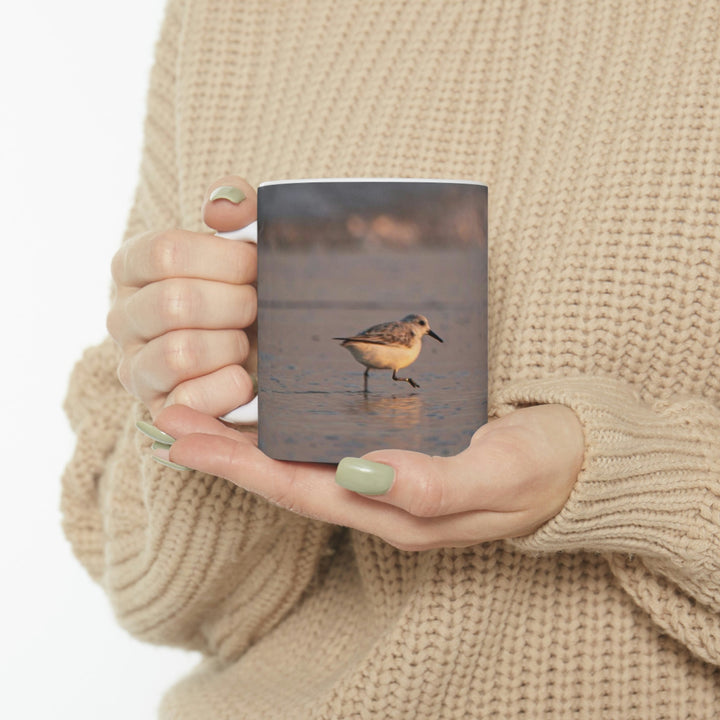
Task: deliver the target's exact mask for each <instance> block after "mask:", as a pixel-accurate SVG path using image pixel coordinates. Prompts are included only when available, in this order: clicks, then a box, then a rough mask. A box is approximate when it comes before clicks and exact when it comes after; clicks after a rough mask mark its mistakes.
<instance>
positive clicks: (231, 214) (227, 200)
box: [202, 175, 257, 232]
mask: <svg viewBox="0 0 720 720" xmlns="http://www.w3.org/2000/svg"><path fill="white" fill-rule="evenodd" d="M202 216H203V222H204V223H205V224H206V225H207V226H208V227H210V228H212V229H213V230H215V231H216V232H230V231H231V230H239V229H240V228H244V227H245V226H246V225H249V224H250V223H251V222H254V221H255V220H257V193H256V192H255V190H254V188H253V187H252V186H251V185H250V184H249V183H248V182H247V180H244V179H243V178H241V177H238V176H237V175H226V176H225V177H222V178H220V179H218V180H216V181H215V182H214V183H213V184H212V185H210V187H209V188H208V189H207V192H206V193H205V200H204V201H203V206H202Z"/></svg>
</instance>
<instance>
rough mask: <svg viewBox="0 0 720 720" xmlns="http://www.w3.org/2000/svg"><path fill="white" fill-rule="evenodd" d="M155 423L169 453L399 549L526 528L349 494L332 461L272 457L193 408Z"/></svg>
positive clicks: (467, 541)
mask: <svg viewBox="0 0 720 720" xmlns="http://www.w3.org/2000/svg"><path fill="white" fill-rule="evenodd" d="M156 425H157V426H158V427H159V428H160V429H162V430H164V431H165V432H167V433H169V434H170V435H171V436H173V437H176V438H178V440H177V441H176V442H175V443H174V444H173V445H172V447H171V448H170V450H169V454H168V457H167V458H164V459H168V458H169V459H170V460H171V461H172V462H173V463H176V464H179V465H183V466H187V467H192V468H195V469H197V470H200V471H202V472H205V473H209V474H211V475H215V476H217V477H224V478H226V479H227V480H229V481H231V482H233V483H235V484H236V485H239V486H240V487H242V488H244V489H245V490H248V491H250V492H253V493H255V494H257V495H260V496H262V497H264V498H266V499H267V500H268V501H270V502H272V503H273V504H276V505H279V506H281V507H284V508H285V509H287V510H290V511H292V512H295V513H298V514H300V515H304V516H306V517H311V518H315V519H319V520H323V521H325V522H330V523H334V524H337V525H343V526H346V527H353V528H355V529H357V530H360V531H362V532H366V533H370V534H373V535H377V536H378V537H381V538H383V539H384V540H386V541H387V542H389V543H390V544H391V545H394V546H395V547H398V548H400V549H402V550H410V551H414V550H426V549H430V548H435V547H466V546H469V545H473V544H476V543H478V542H485V541H488V540H495V539H498V538H500V537H509V536H511V535H513V534H519V533H521V532H522V531H523V529H524V527H525V526H524V524H523V518H522V517H521V515H520V514H504V513H493V512H488V513H477V512H468V513H461V514H457V515H450V516H443V517H439V518H418V517H415V516H413V515H410V514H409V513H406V512H404V511H403V510H401V509H400V508H397V507H394V506H392V505H387V504H380V503H376V502H374V501H373V500H371V499H369V498H366V497H363V496H361V495H357V494H355V493H351V492H347V491H346V490H344V489H343V488H341V487H339V486H338V485H337V484H336V483H334V482H333V479H332V477H333V472H334V468H333V467H332V466H328V465H319V464H309V463H291V462H284V461H278V460H272V459H271V458H268V457H267V456H266V455H264V454H263V453H262V452H261V451H260V450H259V449H258V448H257V438H256V436H255V435H253V434H244V433H238V432H236V431H234V430H231V429H229V428H227V427H226V426H224V425H223V424H222V423H219V422H218V421H217V420H214V419H212V418H208V417H207V416H203V415H200V414H198V413H195V412H194V411H192V410H190V409H189V408H184V407H181V406H174V407H172V408H168V409H167V410H164V411H163V412H162V413H161V415H160V416H159V417H158V418H157V421H156ZM163 453H164V454H165V453H167V451H163Z"/></svg>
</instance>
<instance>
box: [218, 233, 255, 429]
mask: <svg viewBox="0 0 720 720" xmlns="http://www.w3.org/2000/svg"><path fill="white" fill-rule="evenodd" d="M215 234H216V235H217V236H218V237H224V238H229V239H230V240H240V241H242V242H252V243H255V244H257V221H255V222H251V223H250V224H249V225H246V226H245V227H244V228H239V229H238V230H229V231H228V232H219V233H215ZM220 419H221V420H224V421H225V422H229V423H232V424H233V425H254V424H255V423H257V421H258V399H257V395H256V396H255V397H254V398H253V399H252V400H251V401H250V402H249V403H246V404H245V405H241V406H240V407H237V408H235V409H234V410H231V411H230V412H229V413H226V414H225V415H223V416H222V417H221V418H220Z"/></svg>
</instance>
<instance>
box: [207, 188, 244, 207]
mask: <svg viewBox="0 0 720 720" xmlns="http://www.w3.org/2000/svg"><path fill="white" fill-rule="evenodd" d="M244 199H245V193H244V192H243V191H242V190H241V189H240V188H237V187H233V186H232V185H221V186H220V187H219V188H215V189H214V190H213V191H212V192H211V193H210V202H214V201H215V200H229V201H230V202H231V203H235V205H239V204H240V203H241V202H242V201H243V200H244Z"/></svg>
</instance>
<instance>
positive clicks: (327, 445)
mask: <svg viewBox="0 0 720 720" xmlns="http://www.w3.org/2000/svg"><path fill="white" fill-rule="evenodd" d="M482 263H483V259H482V257H481V256H479V255H478V256H475V255H472V254H471V253H468V252H467V251H457V252H444V253H438V252H425V253H422V252H415V253H412V254H411V255H407V254H397V253H396V254H389V255H386V256H381V257H378V256H376V255H373V256H370V257H368V256H363V255H354V256H352V257H341V258H338V257H337V255H335V254H333V255H328V254H322V253H318V254H312V253H310V254H297V253H280V254H275V255H274V256H273V258H272V263H268V262H267V261H266V263H265V266H264V267H263V266H261V279H262V280H261V285H260V288H259V336H260V343H261V345H260V358H259V386H260V394H259V411H260V445H261V447H262V449H263V450H264V451H265V452H267V453H268V454H269V455H271V456H273V457H276V458H280V459H287V460H303V461H314V462H333V463H334V462H338V460H340V459H341V458H343V457H346V456H349V455H354V456H359V455H362V454H364V453H366V452H369V451H370V450H375V449H380V448H389V447H393V448H403V449H410V450H417V451H420V452H425V453H429V454H434V455H452V454H455V453H457V452H459V451H460V450H462V449H463V448H465V447H466V446H467V444H468V441H469V440H470V437H471V436H472V434H473V432H474V431H475V430H476V429H477V428H478V427H479V426H480V425H481V424H482V423H484V422H485V421H486V417H487V390H486V386H487V370H486V360H485V356H486V342H485V333H486V329H485V327H486V301H485V294H484V288H483V287H482V282H481V280H482V277H483V273H484V267H483V265H482ZM399 278H405V279H406V282H401V281H400V280H399ZM408 278H411V279H412V280H411V281H410V282H407V279H408ZM370 280H371V281H372V282H370ZM411 312H417V313H422V314H424V315H426V316H427V317H428V319H429V322H430V325H431V327H432V329H433V330H434V331H435V332H436V333H437V334H438V335H439V336H440V337H442V338H443V341H444V342H443V343H439V342H437V341H436V340H434V339H432V338H430V337H425V338H424V339H423V349H422V351H421V353H420V356H419V358H418V359H417V360H416V361H415V362H414V363H413V364H412V365H410V366H409V367H407V368H404V369H403V370H401V371H400V372H399V373H398V374H399V375H400V376H402V377H412V378H413V379H414V380H415V381H416V382H417V383H418V384H419V385H420V388H418V389H415V388H412V387H411V386H410V385H409V384H408V383H403V382H394V381H393V380H392V378H391V375H392V371H390V370H371V371H370V377H369V381H368V392H364V391H363V372H364V367H363V366H362V365H360V364H359V363H357V362H356V361H355V360H354V359H353V357H352V355H351V354H350V353H349V352H348V350H346V349H345V348H343V347H341V345H340V343H339V342H338V341H336V340H333V339H332V338H333V337H342V336H347V335H351V334H354V333H357V332H359V331H361V330H363V329H365V328H367V327H369V326H370V325H374V324H376V323H379V322H385V321H388V320H397V319H400V318H402V317H404V316H405V315H407V314H408V313H411Z"/></svg>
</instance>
